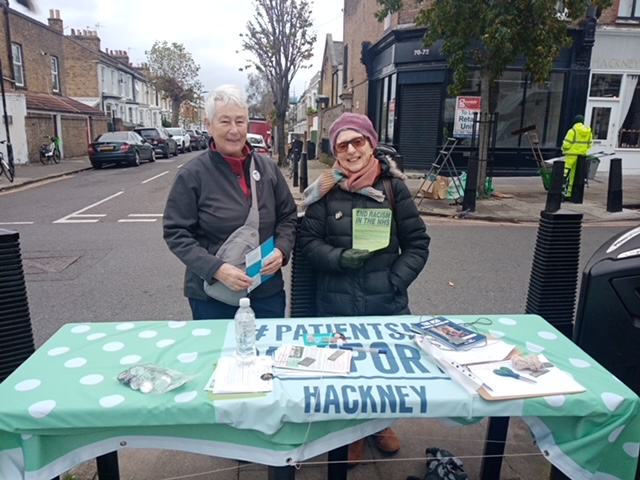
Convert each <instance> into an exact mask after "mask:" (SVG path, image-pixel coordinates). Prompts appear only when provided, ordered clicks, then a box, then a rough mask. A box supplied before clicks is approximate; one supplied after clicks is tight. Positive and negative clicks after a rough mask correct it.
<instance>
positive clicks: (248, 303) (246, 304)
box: [240, 297, 251, 307]
mask: <svg viewBox="0 0 640 480" xmlns="http://www.w3.org/2000/svg"><path fill="white" fill-rule="evenodd" d="M240 306H241V307H250V306H251V300H249V299H248V298H247V297H244V298H241V299H240Z"/></svg>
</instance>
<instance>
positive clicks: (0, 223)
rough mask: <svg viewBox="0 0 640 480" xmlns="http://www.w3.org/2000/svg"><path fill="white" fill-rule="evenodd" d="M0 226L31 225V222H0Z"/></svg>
mask: <svg viewBox="0 0 640 480" xmlns="http://www.w3.org/2000/svg"><path fill="white" fill-rule="evenodd" d="M0 225H33V222H0Z"/></svg>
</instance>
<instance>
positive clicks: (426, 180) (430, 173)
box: [413, 138, 464, 206]
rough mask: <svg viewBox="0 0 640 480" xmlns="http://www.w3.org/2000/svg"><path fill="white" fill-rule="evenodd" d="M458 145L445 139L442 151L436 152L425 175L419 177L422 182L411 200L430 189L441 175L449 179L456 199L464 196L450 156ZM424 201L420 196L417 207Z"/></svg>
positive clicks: (456, 141)
mask: <svg viewBox="0 0 640 480" xmlns="http://www.w3.org/2000/svg"><path fill="white" fill-rule="evenodd" d="M457 144H458V139H457V138H447V141H446V142H445V144H444V145H443V146H442V149H440V151H439V152H438V156H437V157H436V160H435V161H434V162H433V163H432V164H431V167H430V168H429V170H427V171H426V172H425V174H424V175H423V176H422V177H421V178H422V182H421V183H420V187H419V188H418V191H417V192H416V194H415V196H414V197H413V200H414V201H415V200H416V198H418V196H419V195H420V194H421V192H423V191H424V192H428V191H430V189H431V188H433V186H434V183H435V181H436V177H437V176H438V175H440V174H441V173H444V175H445V176H447V177H449V178H450V179H451V181H452V182H453V185H454V187H455V189H456V193H457V194H458V195H457V198H462V197H463V196H464V191H463V190H464V189H463V188H462V185H460V180H459V176H458V171H457V169H456V166H455V164H454V163H453V158H451V154H452V153H453V150H454V149H455V147H456V145H457ZM423 199H424V195H420V200H419V201H418V204H417V205H418V206H420V204H421V203H422V200H423Z"/></svg>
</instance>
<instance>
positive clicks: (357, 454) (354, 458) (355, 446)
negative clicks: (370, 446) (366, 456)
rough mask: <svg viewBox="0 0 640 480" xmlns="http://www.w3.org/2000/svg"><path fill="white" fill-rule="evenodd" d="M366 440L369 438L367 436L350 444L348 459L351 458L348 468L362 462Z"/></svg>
mask: <svg viewBox="0 0 640 480" xmlns="http://www.w3.org/2000/svg"><path fill="white" fill-rule="evenodd" d="M366 442H367V438H366V437H365V438H361V439H360V440H356V441H355V442H353V443H350V444H349V454H348V455H347V460H349V464H348V465H347V467H348V468H352V467H355V466H356V465H358V464H359V463H360V461H361V460H362V454H363V453H364V445H365V443H366Z"/></svg>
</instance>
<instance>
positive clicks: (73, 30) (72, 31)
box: [71, 28, 76, 37]
mask: <svg viewBox="0 0 640 480" xmlns="http://www.w3.org/2000/svg"><path fill="white" fill-rule="evenodd" d="M71 36H72V37H75V36H76V29H75V28H72V29H71Z"/></svg>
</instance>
